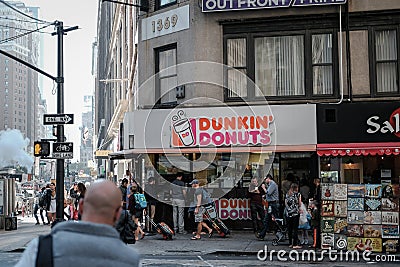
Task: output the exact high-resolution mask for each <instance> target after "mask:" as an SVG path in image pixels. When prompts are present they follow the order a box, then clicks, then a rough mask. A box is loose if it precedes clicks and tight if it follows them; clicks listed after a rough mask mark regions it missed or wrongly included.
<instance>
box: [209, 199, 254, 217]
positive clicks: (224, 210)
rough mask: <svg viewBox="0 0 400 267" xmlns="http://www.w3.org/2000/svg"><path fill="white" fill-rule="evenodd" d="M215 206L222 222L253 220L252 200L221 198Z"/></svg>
mask: <svg viewBox="0 0 400 267" xmlns="http://www.w3.org/2000/svg"><path fill="white" fill-rule="evenodd" d="M215 205H216V208H217V210H218V213H219V218H220V219H221V220H228V219H229V220H251V211H250V199H247V198H230V199H226V198H221V199H219V200H217V201H216V202H215Z"/></svg>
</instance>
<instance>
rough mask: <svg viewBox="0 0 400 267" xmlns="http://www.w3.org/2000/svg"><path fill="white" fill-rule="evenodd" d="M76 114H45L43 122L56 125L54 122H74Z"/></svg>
mask: <svg viewBox="0 0 400 267" xmlns="http://www.w3.org/2000/svg"><path fill="white" fill-rule="evenodd" d="M73 123H74V114H44V115H43V124H44V125H54V124H73Z"/></svg>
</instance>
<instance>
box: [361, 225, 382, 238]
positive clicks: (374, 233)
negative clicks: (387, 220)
mask: <svg viewBox="0 0 400 267" xmlns="http://www.w3.org/2000/svg"><path fill="white" fill-rule="evenodd" d="M364 237H382V226H381V225H380V224H379V225H373V224H371V225H364Z"/></svg>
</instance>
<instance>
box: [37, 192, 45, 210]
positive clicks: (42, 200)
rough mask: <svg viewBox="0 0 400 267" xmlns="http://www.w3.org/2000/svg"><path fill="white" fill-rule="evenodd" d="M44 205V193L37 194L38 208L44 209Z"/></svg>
mask: <svg viewBox="0 0 400 267" xmlns="http://www.w3.org/2000/svg"><path fill="white" fill-rule="evenodd" d="M45 205H46V191H43V192H40V193H39V207H44V206H45Z"/></svg>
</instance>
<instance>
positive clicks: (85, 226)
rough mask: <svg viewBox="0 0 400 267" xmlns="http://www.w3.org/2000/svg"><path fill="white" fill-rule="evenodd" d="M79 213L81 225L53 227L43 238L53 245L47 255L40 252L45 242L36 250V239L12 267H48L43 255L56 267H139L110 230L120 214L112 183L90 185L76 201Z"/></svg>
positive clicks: (118, 196)
mask: <svg viewBox="0 0 400 267" xmlns="http://www.w3.org/2000/svg"><path fill="white" fill-rule="evenodd" d="M79 210H80V211H81V214H82V221H80V222H79V223H76V222H73V221H66V222H60V223H58V224H57V225H55V226H54V227H53V228H52V230H51V233H50V234H49V235H48V236H45V237H46V238H47V240H48V238H52V243H53V246H52V247H49V248H48V250H47V251H44V250H45V248H44V246H45V242H43V240H42V241H41V242H40V246H39V238H35V239H34V240H33V241H31V242H30V243H29V245H28V247H27V248H26V249H25V251H24V253H23V254H22V257H21V258H20V260H19V261H18V263H17V265H16V267H34V266H49V265H48V264H46V263H47V262H46V260H47V259H46V258H45V256H44V255H48V257H49V259H48V260H49V261H52V262H53V265H54V266H59V267H63V266H65V267H67V266H74V267H80V266H83V267H87V266H104V267H106V266H107V267H108V266H120V267H124V266H126V267H127V266H140V256H139V254H138V253H137V252H136V250H134V249H133V248H132V247H129V246H127V245H125V244H124V243H123V242H122V241H121V239H120V236H119V233H118V231H117V230H116V229H115V228H114V225H115V223H116V221H117V220H118V218H119V217H120V213H121V193H120V190H119V189H118V188H117V187H116V186H115V184H114V183H112V182H111V181H106V180H98V181H96V182H94V183H93V184H92V185H91V186H90V188H89V189H88V191H87V194H86V195H85V198H83V199H81V200H80V202H79ZM45 240H46V239H45ZM71 244H73V245H71ZM38 250H39V251H38ZM48 251H50V252H48ZM38 255H41V256H38ZM53 255H56V256H54V257H53ZM42 261H43V262H42Z"/></svg>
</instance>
